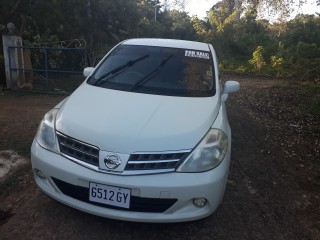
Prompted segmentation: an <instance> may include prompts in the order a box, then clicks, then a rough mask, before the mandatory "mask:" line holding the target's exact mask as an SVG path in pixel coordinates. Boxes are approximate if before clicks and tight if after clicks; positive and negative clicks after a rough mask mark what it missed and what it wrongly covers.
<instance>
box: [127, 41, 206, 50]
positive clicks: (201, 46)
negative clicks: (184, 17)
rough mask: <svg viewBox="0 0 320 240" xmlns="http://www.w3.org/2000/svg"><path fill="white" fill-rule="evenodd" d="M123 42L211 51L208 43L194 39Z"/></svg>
mask: <svg viewBox="0 0 320 240" xmlns="http://www.w3.org/2000/svg"><path fill="white" fill-rule="evenodd" d="M122 44H125V45H139V46H156V47H171V48H182V49H193V50H200V51H210V48H209V44H208V43H202V42H194V41H187V40H177V39H162V38H134V39H129V40H126V41H124V42H123V43H122Z"/></svg>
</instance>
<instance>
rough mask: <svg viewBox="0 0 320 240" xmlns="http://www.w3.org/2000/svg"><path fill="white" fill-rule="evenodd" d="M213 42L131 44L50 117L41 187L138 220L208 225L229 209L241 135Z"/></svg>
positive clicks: (71, 201) (37, 169)
mask: <svg viewBox="0 0 320 240" xmlns="http://www.w3.org/2000/svg"><path fill="white" fill-rule="evenodd" d="M217 66H218V63H217V59H216V54H215V51H214V49H213V47H212V45H210V44H207V43H200V42H192V41H183V40H171V39H131V40H126V41H123V42H121V43H119V44H118V45H117V46H115V47H114V48H113V49H112V50H111V51H110V52H109V53H108V54H107V55H106V56H105V57H104V58H103V59H102V60H101V62H100V63H99V64H98V65H97V66H96V67H95V68H86V69H84V75H85V76H86V77H87V79H86V80H85V81H84V82H83V84H82V85H81V86H80V87H79V88H78V89H76V90H75V91H74V92H73V93H72V94H71V95H70V96H69V97H68V98H67V99H65V100H64V101H62V102H61V103H60V104H58V105H57V106H56V107H55V108H53V109H52V110H50V111H49V112H48V113H47V114H46V115H45V116H44V118H43V120H42V122H41V124H40V126H39V129H38V132H37V134H36V136H35V139H34V141H33V144H32V149H31V160H32V168H33V172H34V177H35V181H36V183H37V184H38V186H39V187H40V188H41V190H42V191H43V192H45V193H46V194H47V195H49V196H50V197H52V198H54V199H56V200H57V201H59V202H62V203H64V204H66V205H69V206H71V207H73V208H76V209H79V210H82V211H85V212H88V213H91V214H95V215H99V216H103V217H107V218H113V219H120V220H126V221H136V222H182V221H191V220H196V219H200V218H204V217H207V216H209V215H210V214H212V213H213V212H214V211H215V210H216V208H217V207H218V206H219V204H220V202H221V200H222V197H223V194H224V190H225V186H226V182H227V177H228V172H229V164H230V152H231V132H230V127H229V123H228V120H227V116H226V109H225V101H226V99H227V97H228V94H229V93H230V92H235V91H238V90H239V89H240V86H239V83H238V82H235V81H228V82H226V83H225V85H224V87H223V89H222V87H221V84H220V81H219V74H218V68H217Z"/></svg>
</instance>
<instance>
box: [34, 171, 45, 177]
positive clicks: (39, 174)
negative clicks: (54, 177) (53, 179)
mask: <svg viewBox="0 0 320 240" xmlns="http://www.w3.org/2000/svg"><path fill="white" fill-rule="evenodd" d="M34 172H35V173H36V175H37V176H38V177H39V178H41V179H46V178H47V177H46V175H44V173H43V172H41V171H40V170H39V169H35V170H34Z"/></svg>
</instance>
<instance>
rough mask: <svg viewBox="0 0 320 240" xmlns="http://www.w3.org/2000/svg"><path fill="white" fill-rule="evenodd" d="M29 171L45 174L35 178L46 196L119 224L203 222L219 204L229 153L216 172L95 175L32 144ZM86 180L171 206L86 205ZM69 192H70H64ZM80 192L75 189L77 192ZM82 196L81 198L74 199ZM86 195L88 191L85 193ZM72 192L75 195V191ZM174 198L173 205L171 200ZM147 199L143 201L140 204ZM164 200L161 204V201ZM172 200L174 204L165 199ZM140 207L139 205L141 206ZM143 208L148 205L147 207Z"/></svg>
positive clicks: (87, 182)
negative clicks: (199, 204) (198, 204)
mask: <svg viewBox="0 0 320 240" xmlns="http://www.w3.org/2000/svg"><path fill="white" fill-rule="evenodd" d="M31 161H32V168H33V171H34V172H35V171H36V170H40V171H41V172H42V174H43V175H44V176H43V178H40V177H39V176H38V175H37V174H34V177H35V181H36V183H37V184H38V186H39V187H40V188H41V189H42V191H44V192H45V193H46V194H47V195H49V196H50V197H52V198H54V199H56V200H57V201H59V202H61V203H64V204H66V205H68V206H70V207H73V208H76V209H79V210H81V211H84V212H87V213H90V214H94V215H98V216H102V217H107V218H113V219H119V220H126V221H135V222H182V221H192V220H196V219H200V218H204V217H207V216H209V215H210V214H212V213H213V212H214V211H215V210H216V208H217V207H218V206H219V204H220V202H221V200H222V197H223V194H224V190H225V186H226V181H227V177H228V171H229V163H230V155H229V154H227V155H226V157H225V159H224V161H223V162H222V163H221V164H220V165H219V166H218V167H217V168H215V169H213V170H211V171H208V172H203V173H177V172H173V173H165V174H152V175H137V176H123V175H112V174H106V173H101V172H96V171H93V170H91V169H88V168H86V167H83V166H80V165H78V164H77V163H74V162H72V161H70V160H68V159H67V158H65V157H63V156H61V155H58V154H55V153H52V152H50V151H47V150H45V149H43V148H42V147H40V146H39V145H38V144H37V143H36V141H34V142H33V144H32V148H31ZM89 182H95V183H100V184H106V185H111V186H116V187H122V188H129V189H131V194H132V198H134V199H135V200H136V201H140V200H141V199H142V200H143V201H142V203H143V204H151V205H152V203H153V206H157V205H158V204H157V201H159V203H160V202H161V204H162V203H163V202H166V201H167V202H172V205H168V206H169V207H168V208H167V209H165V210H164V211H163V210H160V212H159V211H156V210H155V211H153V210H151V212H150V211H149V212H148V211H144V210H139V208H136V209H130V210H123V209H114V208H109V207H108V206H107V205H106V206H98V205H95V204H93V203H90V202H89V201H87V200H86V199H87V196H85V195H87V194H88V192H89V190H86V189H89ZM66 188H67V189H69V190H70V188H72V189H73V190H72V191H71V192H73V194H70V191H66V190H65V189H66ZM78 190H79V191H78ZM77 191H78V193H79V194H80V192H82V194H83V195H81V194H80V195H81V196H82V197H81V196H80V195H79V194H78V193H77ZM86 191H87V192H86ZM74 192H76V193H74ZM194 198H206V199H207V201H208V202H207V204H206V206H205V207H203V208H198V207H196V206H195V205H194V204H193V199H194ZM175 199H176V201H174V200H175ZM145 200H148V201H145ZM162 200H163V201H162ZM170 200H173V201H170ZM140 205H141V204H140ZM146 207H148V206H146Z"/></svg>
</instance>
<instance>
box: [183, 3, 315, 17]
mask: <svg viewBox="0 0 320 240" xmlns="http://www.w3.org/2000/svg"><path fill="white" fill-rule="evenodd" d="M296 1H297V0H296ZM186 2H187V3H188V4H187V5H186V12H188V13H189V15H197V16H198V18H201V19H203V18H205V17H206V11H208V10H209V9H210V8H211V7H212V6H213V5H214V4H216V3H217V2H219V0H186ZM306 2H307V3H306V4H305V5H304V6H303V7H302V8H301V9H297V11H295V13H293V15H296V14H297V13H303V14H314V13H315V12H319V13H320V6H317V4H316V0H306Z"/></svg>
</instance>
